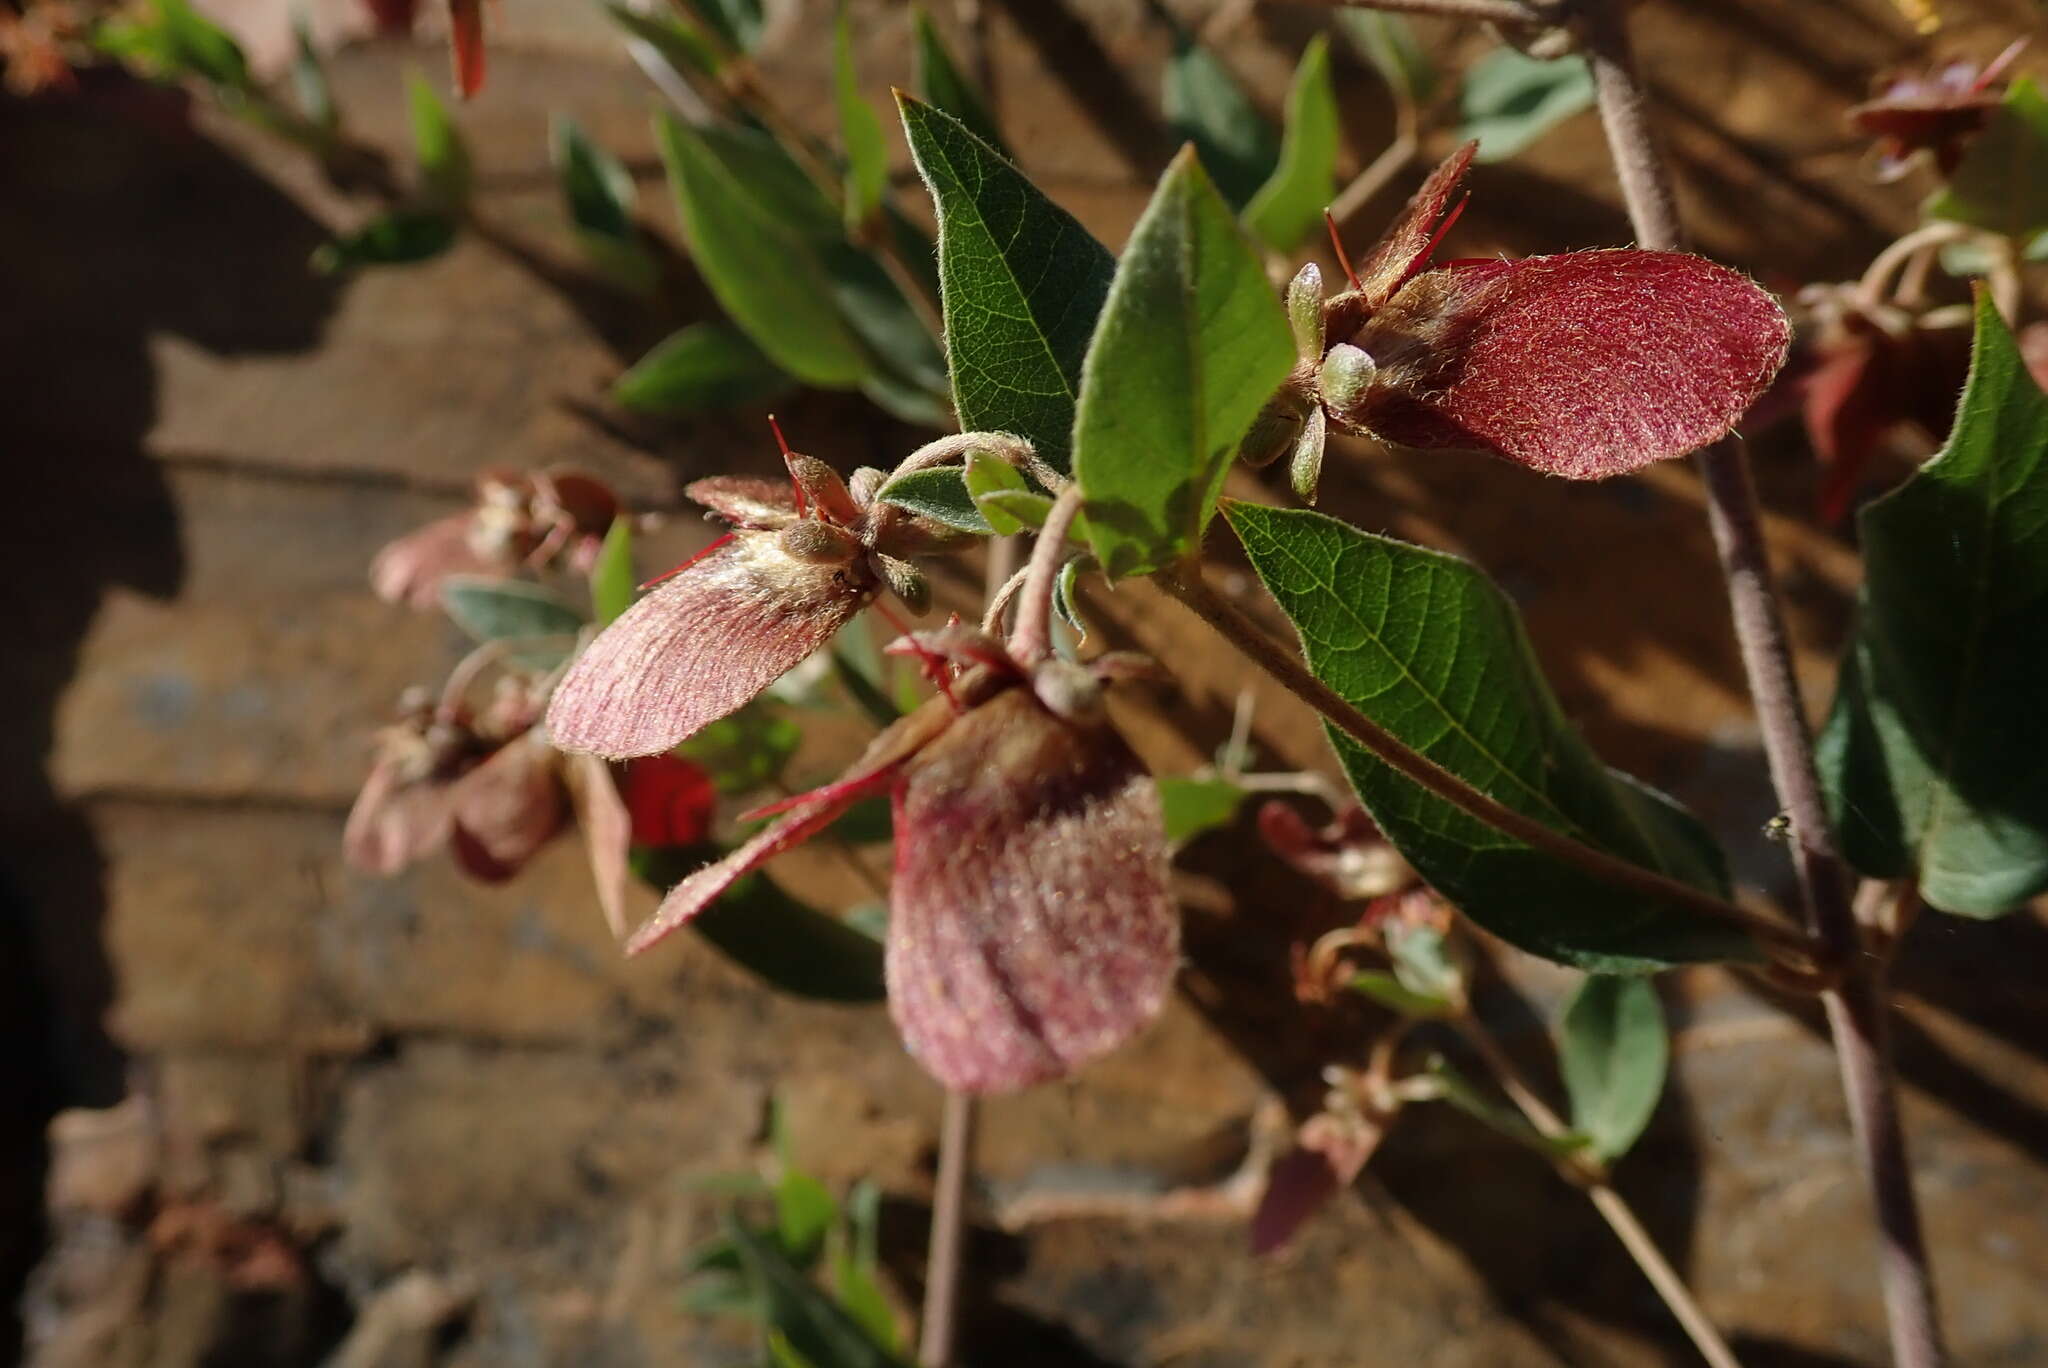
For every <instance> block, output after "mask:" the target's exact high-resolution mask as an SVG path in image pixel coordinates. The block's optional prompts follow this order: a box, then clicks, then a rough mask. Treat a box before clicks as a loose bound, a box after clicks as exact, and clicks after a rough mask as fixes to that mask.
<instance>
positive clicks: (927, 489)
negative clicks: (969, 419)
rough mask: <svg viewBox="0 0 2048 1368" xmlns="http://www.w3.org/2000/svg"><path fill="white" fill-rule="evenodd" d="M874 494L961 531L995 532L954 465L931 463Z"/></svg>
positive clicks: (891, 482) (984, 533) (964, 478)
mask: <svg viewBox="0 0 2048 1368" xmlns="http://www.w3.org/2000/svg"><path fill="white" fill-rule="evenodd" d="M963 421H964V420H963ZM875 497H876V498H877V499H879V500H881V501H882V502H883V503H891V504H895V505H897V506H898V507H901V508H907V509H909V510H910V511H911V512H913V513H921V514H923V515H924V516H925V517H927V518H930V519H932V520H933V521H934V522H940V523H944V524H945V525H946V526H947V527H953V528H958V529H959V530H960V531H962V532H977V533H980V534H981V535H982V536H984V537H986V536H990V535H992V534H993V533H994V532H995V528H994V527H992V526H990V525H989V521H988V518H987V517H985V516H984V515H983V514H982V511H981V509H980V508H979V507H978V506H977V505H976V504H975V502H974V496H973V495H972V494H970V493H968V492H967V480H966V474H965V472H964V471H962V470H961V469H960V467H958V466H934V467H932V468H931V469H929V470H913V471H911V472H910V473H909V474H908V475H898V476H897V477H896V478H895V479H893V480H891V481H889V483H887V484H885V485H883V486H882V487H881V489H880V490H879V491H877V492H876V494H875Z"/></svg>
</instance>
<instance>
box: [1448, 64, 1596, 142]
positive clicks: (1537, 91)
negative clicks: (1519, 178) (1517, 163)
mask: <svg viewBox="0 0 2048 1368" xmlns="http://www.w3.org/2000/svg"><path fill="white" fill-rule="evenodd" d="M1592 107H1593V74H1592V72H1591V71H1590V70H1589V69H1588V68H1587V66H1586V64H1585V62H1583V61H1582V60H1580V59H1579V58H1577V57H1561V58H1558V59H1557V60H1556V61H1551V62H1544V61H1538V60H1537V59H1536V58H1534V57H1528V56H1525V55H1523V54H1522V53H1520V52H1517V51H1516V50H1515V49H1514V48H1511V47H1501V48H1495V49H1494V50H1493V51H1492V52H1489V53H1488V54H1486V56H1484V57H1482V58H1480V59H1479V60H1478V61H1477V62H1474V63H1473V64H1472V67H1471V69H1470V70H1468V71H1467V72H1466V73H1465V85H1464V89H1463V91H1462V92H1461V93H1460V95H1459V100H1458V112H1459V118H1460V122H1459V124H1458V136H1459V137H1460V138H1476V139H1478V140H1479V151H1478V153H1477V155H1476V157H1475V160H1477V161H1483V162H1497V161H1506V160H1507V159H1508V158H1510V157H1512V156H1514V155H1515V154H1516V153H1518V152H1520V151H1521V150H1522V149H1523V148H1525V147H1527V146H1528V145H1529V144H1531V143H1533V142H1535V141H1536V140H1537V139H1538V138H1540V137H1542V136H1543V135H1544V134H1545V133H1548V132H1549V131H1550V130H1551V129H1552V128H1554V127H1556V126H1557V125H1558V124H1560V123H1563V122H1564V121H1565V120H1566V119H1568V118H1570V117H1571V116H1572V115H1574V114H1577V113H1580V112H1581V111H1583V110H1588V109H1591V108H1592Z"/></svg>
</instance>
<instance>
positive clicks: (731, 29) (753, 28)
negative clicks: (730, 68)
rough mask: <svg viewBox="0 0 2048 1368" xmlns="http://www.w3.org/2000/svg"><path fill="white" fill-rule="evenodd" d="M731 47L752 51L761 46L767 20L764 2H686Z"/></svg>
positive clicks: (704, 0) (740, 0)
mask: <svg viewBox="0 0 2048 1368" xmlns="http://www.w3.org/2000/svg"><path fill="white" fill-rule="evenodd" d="M683 3H684V4H685V5H687V6H688V7H689V8H690V9H691V10H693V11H694V12H695V13H696V15H697V17H698V18H699V19H701V20H702V21H703V22H704V23H705V24H706V25H707V26H708V27H709V28H710V29H711V30H712V31H713V32H714V33H716V34H717V35H718V37H719V39H720V41H722V42H723V43H724V44H725V45H726V46H727V47H728V48H731V49H732V50H733V51H735V52H752V51H753V50H754V49H755V48H757V47H759V46H760V45H761V30H762V28H763V27H764V25H765V23H766V20H765V18H764V16H763V15H762V12H761V0H683Z"/></svg>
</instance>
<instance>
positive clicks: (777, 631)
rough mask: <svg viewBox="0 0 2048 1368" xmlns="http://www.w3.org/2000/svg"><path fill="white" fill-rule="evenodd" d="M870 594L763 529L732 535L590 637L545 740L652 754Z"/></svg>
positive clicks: (771, 671)
mask: <svg viewBox="0 0 2048 1368" xmlns="http://www.w3.org/2000/svg"><path fill="white" fill-rule="evenodd" d="M869 597H870V595H869V594H867V593H865V592H862V591H858V590H855V589H854V588H852V587H851V586H850V585H849V584H847V582H846V581H845V579H844V578H843V576H842V573H841V572H840V571H838V570H836V569H834V568H833V567H831V566H827V565H811V564H806V563H804V562H801V561H797V560H794V559H792V558H791V557H789V556H788V555H786V554H784V553H783V551H782V549H781V548H780V547H779V546H778V545H777V544H776V540H775V534H774V533H772V532H738V533H734V534H733V537H732V540H731V541H729V542H727V543H726V544H725V545H723V546H721V547H719V548H718V549H717V550H716V551H715V552H713V553H711V554H709V555H707V556H705V557H704V558H703V559H702V560H700V561H698V562H697V563H696V564H694V565H692V566H691V567H690V568H689V570H688V571H687V572H685V573H683V574H681V575H678V576H676V578H674V579H672V580H669V581H668V582H667V583H666V584H664V585H662V586H661V587H660V588H658V589H656V590H655V591H654V592H652V593H650V594H648V595H647V596H646V597H645V598H643V599H641V600H640V601H639V602H638V603H636V604H634V605H633V606H632V607H631V608H628V609H627V610H626V611H625V613H623V614H622V615H621V616H620V617H619V619H618V621H616V622H614V623H613V624H612V625H611V626H609V627H607V628H605V630H604V631H603V632H601V633H599V634H598V637H597V640H595V641H593V642H591V644H590V647H589V649H587V650H586V651H584V653H583V654H582V655H581V656H579V657H577V660H576V663H575V664H573V665H571V666H570V667H569V672H568V674H567V675H565V676H564V677H563V679H562V682H561V685H560V686H559V687H558V688H557V689H556V690H555V696H554V697H553V698H552V699H551V700H549V703H548V731H549V734H550V735H552V736H553V737H554V740H555V744H556V745H558V746H560V747H561V748H562V749H564V750H575V751H589V752H591V753H592V754H594V755H603V756H607V757H610V758H612V759H624V758H626V757H629V756H635V755H658V754H660V753H661V752H662V751H665V750H669V749H671V748H673V747H674V746H675V745H676V744H677V743H679V742H681V741H684V740H687V739H688V738H689V737H690V736H692V735H694V734H695V733H696V732H697V731H698V729H700V728H702V727H704V726H706V725H708V724H710V723H712V722H715V721H717V720H718V719H719V718H721V717H724V716H725V715H726V714H727V713H729V712H731V711H732V710H733V709H735V708H737V707H739V706H740V705H741V704H743V703H745V702H746V701H747V700H748V699H750V698H753V697H754V696H755V695H757V694H759V693H760V692H761V691H762V690H763V689H765V688H767V687H768V686H769V685H770V684H773V683H774V682H775V681H776V680H777V679H779V678H781V677H782V675H783V674H784V673H786V672H787V671H788V670H790V669H791V668H792V667H794V666H795V665H797V664H798V663H799V662H801V661H802V660H803V658H804V657H805V656H808V655H809V654H810V653H811V652H812V651H815V650H817V649H818V648H819V647H820V646H823V645H824V644H825V643H826V642H827V641H830V640H831V639H832V634H833V633H834V632H837V631H838V630H839V629H840V628H841V627H843V626H845V625H846V623H847V621H848V620H849V619H850V618H852V617H853V615H854V614H855V613H857V612H859V611H860V609H861V607H862V605H863V604H865V603H866V602H867V600H868V598H869Z"/></svg>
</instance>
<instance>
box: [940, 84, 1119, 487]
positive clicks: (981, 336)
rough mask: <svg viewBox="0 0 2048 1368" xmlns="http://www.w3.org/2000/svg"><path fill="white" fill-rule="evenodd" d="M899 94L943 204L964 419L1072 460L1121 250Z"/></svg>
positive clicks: (970, 426) (946, 285) (943, 279)
mask: <svg viewBox="0 0 2048 1368" xmlns="http://www.w3.org/2000/svg"><path fill="white" fill-rule="evenodd" d="M899 104H900V105H901V108H902V113H903V127H904V131H905V132H906V133H907V134H908V136H909V139H910V150H911V153H912V155H913V156H914V157H915V158H916V160H917V169H918V172H919V174H921V175H922V176H923V177H924V180H925V184H926V185H927V186H929V187H930V189H931V193H932V200H933V202H934V204H935V205H936V207H937V210H938V220H939V281H940V287H941V294H942V297H943V301H944V305H945V315H946V353H947V359H948V361H949V362H950V364H951V371H952V384H953V406H954V408H955V409H956V410H957V411H958V413H959V420H960V426H961V428H962V429H963V430H968V431H980V432H1014V433H1016V434H1018V435H1019V436H1022V437H1025V438H1028V439H1029V440H1030V441H1031V443H1032V444H1033V445H1034V446H1035V447H1036V448H1037V449H1038V454H1039V455H1040V456H1041V457H1043V458H1044V459H1045V460H1046V462H1047V463H1049V464H1050V465H1051V466H1052V467H1053V468H1054V469H1056V470H1060V471H1065V470H1066V469H1067V464H1068V461H1067V453H1068V451H1069V450H1070V447H1071V442H1072V433H1073V427H1074V398H1075V395H1076V394H1078V393H1079V391H1080V383H1081V362H1082V359H1083V357H1084V356H1085V355H1086V353H1087V350H1088V339H1089V337H1090V336H1091V335H1092V334H1093V332H1094V329H1095V318H1096V314H1097V313H1098V312H1100V310H1101V308H1102V301H1103V299H1104V298H1105V296H1107V294H1108V293H1109V282H1110V277H1111V276H1112V275H1113V274H1114V272H1115V270H1116V261H1115V259H1114V258H1113V257H1111V256H1110V254H1109V252H1108V251H1107V250H1106V249H1105V248H1104V247H1103V246H1102V244H1101V243H1099V242H1097V241H1096V240H1095V239H1094V238H1092V237H1090V236H1089V235H1088V231H1087V230H1086V229H1085V228H1083V227H1082V226H1081V225H1080V224H1079V223H1077V222H1075V220H1074V218H1073V216H1072V215H1070V214H1068V213H1067V212H1066V211H1065V210H1063V209H1061V208H1060V207H1059V206H1058V205H1056V204H1054V203H1053V202H1052V201H1051V200H1049V199H1047V198H1046V197H1045V196H1044V195H1043V194H1042V193H1040V191H1039V190H1038V187H1036V186H1034V185H1033V184H1032V183H1031V182H1030V181H1029V180H1027V179H1025V177H1024V175H1023V173H1022V172H1020V171H1018V170H1017V168H1016V167H1014V166H1012V165H1011V164H1010V163H1009V161H1008V160H1007V159H1006V158H1004V156H1003V155H1002V154H1001V153H1000V152H998V151H996V149H995V148H993V147H990V146H989V145H988V144H987V143H985V142H983V141H982V140H981V139H979V138H977V137H975V136H974V134H972V133H970V132H968V130H967V129H966V128H965V127H964V126H963V125H962V124H961V123H960V122H959V121H958V120H957V119H954V118H953V117H952V116H951V115H948V114H945V113H942V112H940V111H939V110H936V109H934V108H932V107H931V106H930V105H927V104H924V103H922V102H921V101H918V100H913V99H910V98H908V97H901V98H900V99H899Z"/></svg>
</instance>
